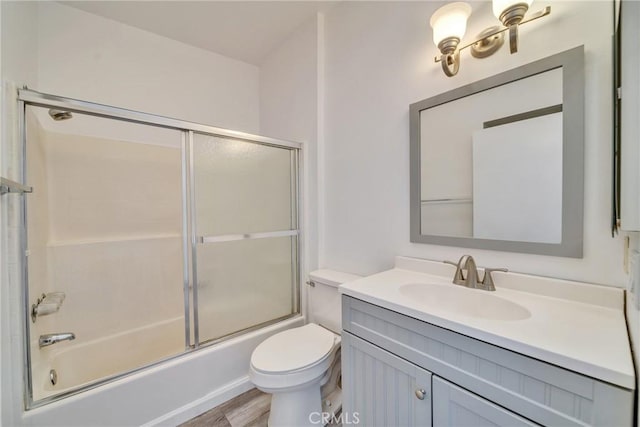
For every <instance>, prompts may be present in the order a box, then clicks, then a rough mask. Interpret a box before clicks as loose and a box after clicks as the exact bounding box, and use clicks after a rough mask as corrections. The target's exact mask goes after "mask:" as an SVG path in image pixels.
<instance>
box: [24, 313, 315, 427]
mask: <svg viewBox="0 0 640 427" xmlns="http://www.w3.org/2000/svg"><path fill="white" fill-rule="evenodd" d="M303 323H304V321H303V318H302V317H301V316H297V317H294V318H291V319H287V320H284V321H282V322H278V323H276V324H273V325H270V326H266V327H264V328H261V329H259V330H256V331H252V332H248V333H246V334H243V335H240V336H238V337H235V338H231V339H229V340H226V341H222V342H220V343H218V344H214V345H211V346H209V347H205V348H201V349H199V350H195V351H191V352H189V353H187V354H184V355H181V356H179V357H174V358H172V359H169V360H166V361H164V362H161V363H157V364H155V365H153V366H150V367H147V368H143V369H141V370H139V371H137V372H135V373H132V374H130V375H126V376H124V377H122V378H119V379H116V380H114V381H111V382H107V383H105V384H102V385H99V386H96V387H94V388H91V389H89V390H86V391H82V392H79V393H76V394H74V395H71V396H70V397H67V398H65V399H61V400H58V401H56V402H53V403H49V404H47V405H44V406H41V407H37V408H34V409H31V410H29V411H26V412H24V413H23V416H22V421H23V423H24V425H34V426H35V425H48V426H55V425H60V426H104V425H122V426H133V425H148V426H154V425H176V424H179V423H181V422H184V421H186V420H188V419H190V418H192V417H194V416H196V415H198V414H200V413H202V412H204V411H206V410H208V409H211V408H213V407H215V406H217V405H219V404H220V403H222V402H224V401H226V400H228V399H230V398H232V397H234V396H236V395H238V394H240V393H242V392H244V391H246V390H249V389H250V388H252V387H253V385H252V384H251V382H250V381H249V378H248V369H249V360H250V357H251V353H252V351H253V349H254V348H255V347H256V346H257V345H258V344H259V343H260V342H262V341H263V340H264V339H266V338H267V337H269V336H271V335H273V334H274V333H277V332H280V331H282V330H285V329H289V328H292V327H296V326H301V325H302V324H303ZM171 331H173V332H171ZM167 333H180V334H184V327H183V323H182V319H181V318H177V319H172V320H169V321H166V322H161V324H155V325H153V326H149V327H144V328H139V329H136V330H133V331H128V332H126V333H124V334H118V335H115V336H112V337H107V338H103V339H100V340H95V341H91V342H88V343H83V344H80V345H73V342H70V343H68V344H69V345H68V346H66V347H60V348H58V349H52V352H51V354H50V355H49V356H50V357H49V360H50V362H49V364H48V365H46V366H45V364H40V365H38V366H34V369H33V385H34V386H33V388H34V399H38V398H43V397H44V398H46V397H47V396H51V395H53V394H58V393H61V392H65V391H71V390H73V389H74V388H77V387H80V386H83V385H87V384H88V383H90V382H92V381H93V380H94V378H96V376H100V377H103V376H110V375H114V374H115V373H116V372H123V371H126V370H130V369H134V368H135V367H136V366H140V363H143V364H144V363H152V362H154V361H156V360H158V355H159V354H161V353H162V352H164V353H163V354H165V355H166V356H167V357H170V356H172V355H175V354H177V353H179V352H180V351H182V350H183V349H182V348H176V346H175V343H176V342H177V343H180V342H181V340H180V339H178V340H175V339H171V340H163V339H162V337H163V336H165V334H167ZM139 340H144V342H145V343H146V344H144V345H153V346H155V349H154V350H156V351H158V352H157V353H154V360H148V357H149V356H147V355H145V354H144V353H143V352H138V351H136V348H140V347H144V345H143V346H141V345H140V343H141V341H139ZM116 342H118V343H119V344H118V347H117V348H114V347H113V345H114V343H116ZM172 342H173V343H174V344H171V343H172ZM182 342H183V341H182ZM127 343H129V344H133V343H135V344H136V345H135V346H134V345H127ZM65 344H67V343H65ZM105 358H106V360H105ZM145 358H146V359H145ZM98 362H100V363H98ZM103 362H104V363H103ZM134 362H135V363H137V365H135V364H134ZM134 365H135V366H134ZM98 366H105V367H106V368H102V367H101V368H100V370H98V368H97V367H98ZM128 366H130V368H129V369H127V367H128ZM51 369H55V370H56V372H57V374H58V382H57V383H56V385H55V386H53V385H51V383H50V381H49V371H50V370H51Z"/></svg>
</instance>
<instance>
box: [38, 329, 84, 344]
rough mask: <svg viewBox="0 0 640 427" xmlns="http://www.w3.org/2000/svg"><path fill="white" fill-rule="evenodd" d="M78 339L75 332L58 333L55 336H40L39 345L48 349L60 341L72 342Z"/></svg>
mask: <svg viewBox="0 0 640 427" xmlns="http://www.w3.org/2000/svg"><path fill="white" fill-rule="evenodd" d="M75 339H76V334H74V333H73V332H58V333H55V334H44V335H40V339H39V340H38V345H39V346H40V348H42V347H48V346H50V345H53V344H55V343H57V342H60V341H71V340H75Z"/></svg>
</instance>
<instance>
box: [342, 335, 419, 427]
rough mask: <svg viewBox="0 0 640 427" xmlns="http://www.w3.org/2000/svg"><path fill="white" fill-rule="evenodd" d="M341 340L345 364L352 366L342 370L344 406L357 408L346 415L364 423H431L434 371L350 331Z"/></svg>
mask: <svg viewBox="0 0 640 427" xmlns="http://www.w3.org/2000/svg"><path fill="white" fill-rule="evenodd" d="M342 339H343V341H342V348H343V349H344V350H343V351H342V363H343V364H344V365H345V366H349V367H351V368H352V369H348V370H343V371H342V383H343V384H349V387H346V388H345V387H343V405H344V406H343V407H344V408H354V409H353V411H350V412H343V414H345V415H344V416H348V417H349V419H350V420H353V421H354V422H356V421H358V424H359V425H362V426H380V427H386V426H425V427H428V426H430V425H431V372H429V371H426V370H424V369H422V368H420V367H418V366H416V365H414V364H413V363H409V362H407V361H406V360H403V359H401V358H399V357H398V356H394V355H393V354H391V353H389V352H388V351H385V350H382V349H381V348H379V347H376V346H374V345H371V344H369V343H368V342H366V341H364V340H361V339H360V338H358V337H355V336H353V335H351V334H348V333H346V334H343V338H342ZM345 350H346V351H345ZM353 368H354V369H353ZM354 411H355V412H354ZM356 412H357V414H356ZM347 414H348V415H347Z"/></svg>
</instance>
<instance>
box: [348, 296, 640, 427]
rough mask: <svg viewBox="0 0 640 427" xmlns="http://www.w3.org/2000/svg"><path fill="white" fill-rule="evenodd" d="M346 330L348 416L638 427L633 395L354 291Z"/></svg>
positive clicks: (406, 422) (392, 421)
mask: <svg viewBox="0 0 640 427" xmlns="http://www.w3.org/2000/svg"><path fill="white" fill-rule="evenodd" d="M342 325H343V326H342V327H343V330H344V332H343V334H342V339H343V341H342V375H343V377H342V389H343V394H344V402H343V414H344V415H343V416H349V417H353V416H354V415H355V413H358V416H359V417H360V420H361V422H360V425H364V426H376V425H379V426H416V425H419V426H430V425H432V423H433V425H434V426H441V427H445V426H456V427H457V426H464V425H469V426H534V425H544V426H576V427H577V426H581V427H584V426H616V427H622V426H632V425H633V422H632V420H633V405H634V393H633V390H628V389H624V388H621V387H618V386H615V385H612V384H609V383H605V382H603V381H599V380H597V379H595V378H591V377H587V376H584V375H581V374H579V373H576V372H573V371H569V370H566V369H563V368H560V367H558V366H555V365H551V364H549V363H545V362H543V361H540V360H536V359H532V358H530V357H527V356H524V355H522V354H519V353H515V352H513V351H510V350H508V349H505V348H501V347H497V346H495V345H492V344H488V343H486V342H483V341H479V340H477V339H474V338H471V337H468V336H465V335H462V334H459V333H457V332H453V331H451V330H448V329H444V328H441V327H438V326H435V325H432V324H430V323H427V322H423V321H421V320H418V319H415V318H412V317H409V316H405V315H403V314H400V313H397V312H394V311H391V310H388V309H385V308H382V307H379V306H377V305H374V304H370V303H367V302H364V301H361V300H359V299H356V298H352V297H349V296H347V295H343V297H342ZM422 390H424V393H422ZM416 391H418V393H416ZM419 397H422V398H423V399H419Z"/></svg>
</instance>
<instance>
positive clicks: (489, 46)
mask: <svg viewBox="0 0 640 427" xmlns="http://www.w3.org/2000/svg"><path fill="white" fill-rule="evenodd" d="M499 30H500V27H498V26H494V27H489V28H486V29H485V30H484V31H482V32H481V33H480V34H478V35H477V36H476V39H477V40H478V41H477V42H475V43H474V44H472V45H471V56H473V57H474V58H486V57H488V56H491V55H493V54H494V53H495V52H496V51H497V50H498V49H500V47H502V45H503V44H504V33H503V32H499V33H498V34H495V33H496V32H497V31H499Z"/></svg>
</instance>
